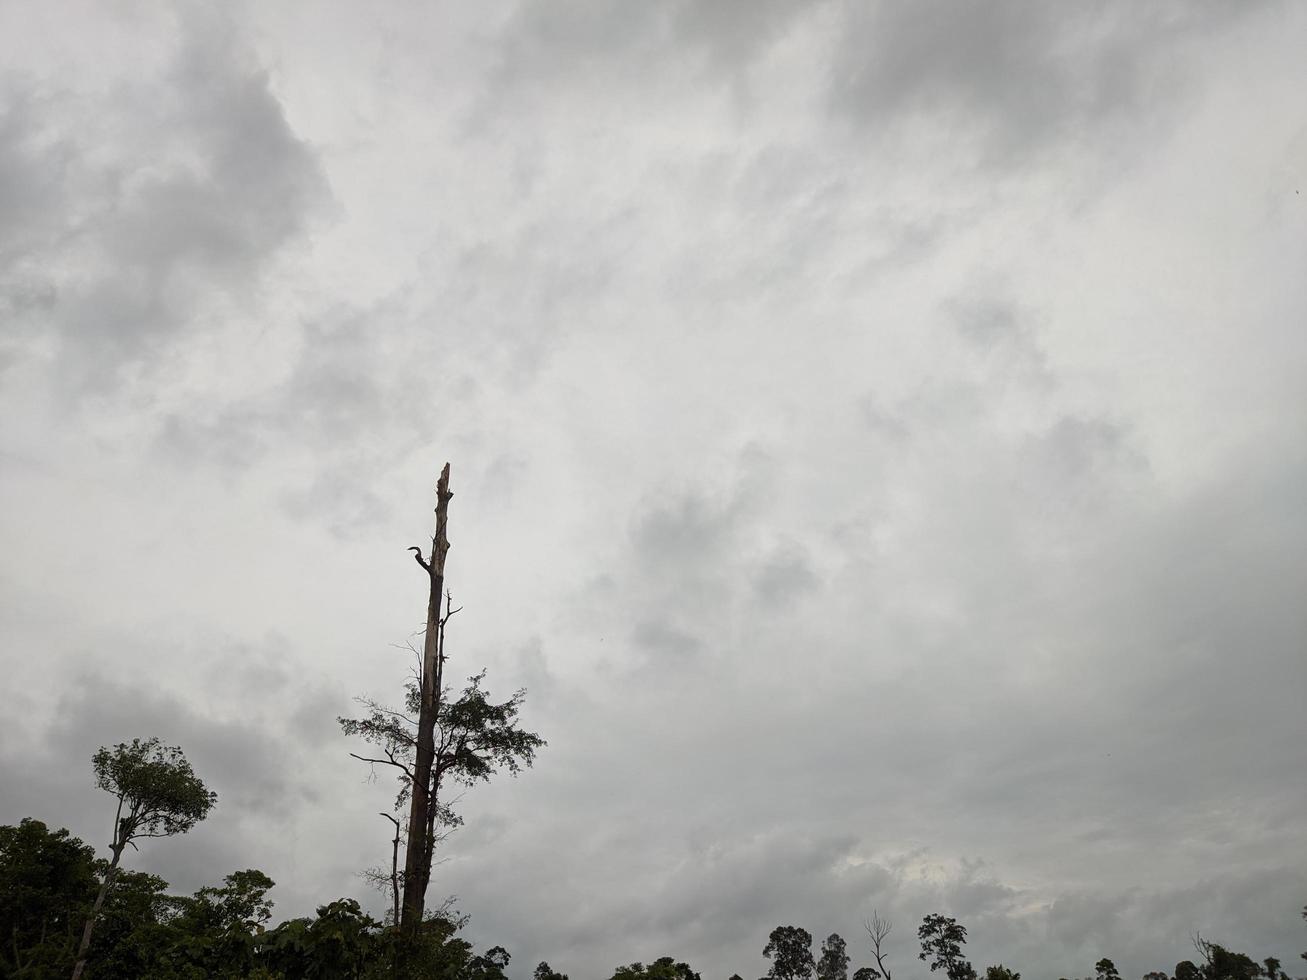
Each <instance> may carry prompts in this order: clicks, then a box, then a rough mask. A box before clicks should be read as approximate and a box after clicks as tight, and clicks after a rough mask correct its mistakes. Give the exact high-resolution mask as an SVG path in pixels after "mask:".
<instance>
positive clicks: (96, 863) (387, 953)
mask: <svg viewBox="0 0 1307 980" xmlns="http://www.w3.org/2000/svg"><path fill="white" fill-rule="evenodd" d="M109 869H110V861H108V860H106V859H104V858H99V857H96V855H95V850H94V848H92V847H91V846H90V845H88V844H85V843H83V842H82V841H80V840H78V839H77V838H76V837H74V836H72V835H71V834H70V833H69V832H68V831H67V830H64V829H58V830H52V829H50V828H49V827H48V826H47V825H46V824H44V823H42V822H41V821H40V820H35V819H30V818H29V819H25V820H23V821H22V822H21V823H19V824H18V825H16V826H0V975H2V976H3V977H5V978H14V980H18V978H22V980H54V978H58V980H64V978H67V977H69V976H71V975H72V972H73V969H74V964H75V962H76V961H77V958H78V948H79V944H80V940H81V937H82V935H83V932H84V926H85V923H86V921H87V917H88V915H90V913H91V910H92V908H93V907H94V905H95V902H96V899H97V896H99V895H100V893H101V889H102V886H103V885H104V882H105V880H106V876H107V875H108V874H109ZM272 888H273V882H272V880H271V879H270V878H269V877H268V876H267V875H265V874H263V873H262V872H261V871H256V870H253V869H251V870H244V871H236V872H234V873H232V874H229V875H227V876H226V877H225V878H224V879H223V880H222V881H221V883H218V884H214V885H210V886H206V887H204V888H201V889H200V890H199V891H197V892H196V893H195V894H193V895H176V894H172V893H171V892H170V890H169V887H168V883H167V882H166V881H164V880H163V879H162V878H160V877H159V876H157V875H152V874H147V873H144V872H140V871H132V870H129V869H120V870H118V872H117V873H116V875H115V876H114V883H113V887H112V888H111V889H109V890H108V892H107V894H106V896H105V898H104V900H103V902H102V905H101V908H100V910H99V913H98V915H97V918H96V926H95V929H94V932H93V934H92V937H91V940H90V945H89V948H88V950H87V954H86V957H85V973H84V976H86V977H90V978H93V980H101V978H124V980H126V978H141V980H201V978H208V977H214V978H236V977H241V978H254V980H274V978H284V980H300V978H304V980H309V978H313V980H363V978H377V980H380V978H396V977H403V978H412V980H419V978H423V980H425V978H430V980H507V978H508V977H509V976H510V975H513V974H511V973H510V961H511V958H510V955H509V953H508V951H507V950H505V949H504V948H503V947H501V946H495V947H492V948H490V949H487V950H483V951H480V952H478V951H477V950H475V949H474V948H473V947H472V945H471V944H470V943H469V942H467V941H466V940H465V939H463V938H462V937H461V935H460V932H461V930H462V928H463V926H464V925H466V919H465V918H464V917H463V916H461V915H459V914H458V913H457V912H456V911H455V910H453V909H452V908H448V907H446V908H440V909H436V910H433V911H430V912H428V913H427V916H426V919H425V921H424V922H423V925H422V928H421V930H420V931H419V935H418V939H417V941H416V944H411V943H409V941H408V940H406V939H405V937H404V936H403V934H402V933H401V932H400V931H399V929H398V928H397V926H396V925H395V924H394V923H393V922H383V921H378V920H377V919H374V918H373V917H371V916H370V915H368V914H367V913H366V912H365V911H364V910H363V908H362V907H361V906H360V904H359V903H358V902H357V901H356V900H354V899H352V898H339V899H336V900H335V901H331V902H328V903H326V904H324V905H321V906H319V907H318V909H317V911H316V914H314V915H312V916H307V917H303V918H294V919H287V920H285V921H282V922H280V923H278V924H276V925H273V924H272V909H273V903H272V900H271V898H270V897H269V893H270V891H271V890H272ZM1302 914H1303V917H1304V918H1307V909H1304V910H1303V913H1302ZM387 918H389V916H387ZM889 938H890V930H889V924H888V923H887V922H886V921H885V920H883V919H881V918H880V917H879V916H878V915H876V916H873V918H872V919H871V920H869V921H868V923H867V935H866V936H865V937H864V939H865V947H866V949H867V952H866V954H865V958H866V959H867V961H868V965H863V966H857V967H856V968H855V967H854V964H853V959H854V957H853V956H852V955H850V951H849V946H848V944H846V942H845V940H844V939H843V938H841V937H840V936H838V935H834V934H833V935H830V936H828V937H827V938H826V939H825V940H823V941H822V942H821V943H820V945H819V947H818V948H817V949H816V950H815V951H814V949H813V938H812V936H811V935H810V934H809V933H808V932H807V931H806V930H805V929H802V928H799V927H796V926H780V927H777V928H776V929H774V930H772V932H771V934H770V936H769V937H768V939H767V943H766V945H765V947H764V948H763V950H762V952H763V954H764V955H765V956H766V957H767V959H768V960H769V961H770V968H769V970H768V972H767V974H766V977H765V978H763V980H893V975H894V973H896V972H897V973H900V974H901V975H902V976H901V977H900V980H902V977H905V976H909V975H912V974H915V973H917V972H921V973H924V972H925V971H924V970H921V968H920V966H919V965H918V963H917V960H921V961H923V962H924V963H925V964H927V965H928V966H929V968H930V970H931V971H932V972H934V971H939V972H941V973H943V974H944V976H943V977H941V978H940V980H945V978H946V980H1021V973H1020V972H1019V971H1018V970H1016V969H1012V968H1009V967H1007V966H1004V965H996V966H990V967H988V968H987V969H985V970H984V971H983V972H978V971H977V970H976V969H975V968H974V967H973V966H972V965H971V963H970V962H969V961H968V960H967V958H966V939H967V931H966V928H965V927H964V926H962V925H961V924H959V923H958V922H957V921H956V920H954V919H952V918H949V917H946V916H944V915H939V914H935V915H930V916H927V917H926V919H925V920H924V921H923V922H922V924H921V926H920V927H919V929H918V930H917V936H916V940H917V941H916V943H915V944H913V948H912V949H910V950H908V949H899V948H897V947H896V948H894V949H893V950H892V951H891V949H890V948H889V947H888V940H889ZM903 945H906V944H903ZM1193 945H1194V947H1195V949H1196V953H1195V955H1194V956H1193V958H1191V959H1185V960H1182V961H1181V962H1179V963H1177V964H1176V965H1175V966H1174V968H1173V969H1172V970H1170V971H1169V972H1160V971H1159V972H1151V973H1148V974H1145V976H1144V977H1143V980H1289V977H1288V974H1287V973H1286V971H1285V970H1284V969H1283V967H1282V965H1281V964H1280V963H1279V962H1278V961H1277V960H1275V959H1274V958H1273V957H1265V958H1262V959H1260V960H1258V959H1254V958H1253V957H1252V956H1250V955H1248V954H1245V953H1239V952H1234V951H1231V950H1229V949H1226V948H1225V947H1223V946H1221V945H1220V944H1218V943H1215V942H1210V941H1208V940H1207V939H1205V938H1203V937H1201V936H1197V937H1193ZM917 946H919V947H920V949H919V950H918V949H917V948H916V947H917ZM1303 957H1304V959H1307V953H1304V954H1303ZM896 960H897V962H896ZM1094 970H1095V972H1094V973H1093V974H1092V975H1091V976H1090V977H1089V978H1088V980H1121V977H1120V975H1119V974H1118V973H1117V970H1116V967H1115V966H1114V965H1113V963H1112V961H1111V960H1110V959H1106V958H1105V959H1101V960H1099V962H1098V963H1097V964H1096V965H1095V967H1094ZM516 972H517V971H514V973H516ZM518 975H520V974H518ZM532 978H533V980H568V976H567V974H565V973H560V972H556V971H555V970H554V969H552V968H551V967H550V966H549V965H548V964H547V963H540V964H539V965H538V966H536V967H535V968H534V970H533V972H532ZM611 980H701V977H700V974H699V973H698V972H696V971H695V970H694V969H693V968H692V967H691V966H690V965H689V964H687V963H685V962H683V961H681V960H679V959H677V958H675V957H671V956H667V957H663V958H661V959H658V960H655V961H653V962H651V963H648V964H645V963H640V962H635V963H630V964H627V965H622V966H617V967H616V968H615V969H614V970H613V972H612V974H611ZM730 980H742V978H741V977H740V975H739V974H736V975H734V976H732V977H731V978H730Z"/></svg>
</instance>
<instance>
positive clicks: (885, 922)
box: [863, 909, 894, 980]
mask: <svg viewBox="0 0 1307 980" xmlns="http://www.w3.org/2000/svg"><path fill="white" fill-rule="evenodd" d="M863 925H864V926H865V927H866V930H867V935H868V936H869V937H870V938H871V955H872V956H873V957H874V958H875V960H876V968H877V970H879V971H880V975H881V976H883V977H884V978H885V980H892V978H891V977H890V972H889V969H888V968H886V966H885V961H884V960H883V959H882V958H881V948H880V947H881V944H882V943H883V942H884V941H885V937H886V936H888V935H889V934H890V930H891V929H892V928H893V927H894V925H893V923H892V922H890V920H889V919H882V918H881V917H880V913H879V912H878V911H876V910H875V909H872V910H871V918H870V919H868V920H867V921H866V922H864V923H863Z"/></svg>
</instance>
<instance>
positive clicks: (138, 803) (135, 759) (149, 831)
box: [73, 738, 218, 980]
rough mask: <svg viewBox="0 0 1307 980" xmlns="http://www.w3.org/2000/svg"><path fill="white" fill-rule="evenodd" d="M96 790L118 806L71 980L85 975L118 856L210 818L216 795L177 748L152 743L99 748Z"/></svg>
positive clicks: (94, 762)
mask: <svg viewBox="0 0 1307 980" xmlns="http://www.w3.org/2000/svg"><path fill="white" fill-rule="evenodd" d="M91 764H92V766H93V768H94V770H95V785H96V786H98V787H99V788H100V789H102V790H104V791H105V792H107V793H112V794H113V795H114V796H115V797H117V800H118V809H117V812H116V813H115V814H114V820H113V840H112V842H111V843H110V845H109V850H110V853H112V854H113V859H112V860H111V861H110V862H109V867H108V868H107V869H106V870H105V873H104V879H103V881H102V882H101V883H100V891H99V893H98V894H97V895H96V897H95V905H94V906H92V908H91V913H90V914H89V915H88V916H87V917H86V926H85V928H84V929H83V930H82V942H81V945H80V946H79V947H78V950H77V963H76V965H75V966H74V967H73V980H78V978H79V977H81V975H82V971H83V970H85V969H86V951H87V949H89V948H90V945H91V933H92V930H93V929H94V928H95V919H96V916H97V915H99V914H100V909H101V907H102V906H103V905H104V899H105V896H106V895H107V894H108V893H109V888H110V887H111V886H112V885H113V881H114V878H115V876H116V875H117V874H118V864H119V862H120V861H121V859H122V855H123V851H124V850H125V849H126V848H127V846H128V845H129V844H130V845H131V847H132V849H133V850H136V849H137V845H136V842H137V841H138V840H141V839H142V838H146V837H171V836H173V835H174V834H184V833H186V831H188V830H190V829H191V828H192V827H194V826H195V825H196V824H197V823H199V822H200V821H201V820H203V819H204V818H205V817H206V816H208V815H209V811H210V810H211V809H213V805H214V804H215V803H216V802H217V801H218V796H217V794H216V793H212V792H210V791H209V790H207V789H205V786H204V783H203V782H202V781H201V780H200V777H199V776H197V775H195V772H194V770H192V769H191V764H190V763H189V762H187V761H186V757H185V756H184V755H183V754H182V750H181V749H180V748H178V747H177V746H175V745H174V746H162V745H160V744H159V740H158V739H157V738H149V739H146V740H145V741H142V740H141V739H139V738H136V739H132V742H131V744H130V745H128V744H126V743H120V744H118V745H115V746H114V747H113V749H112V750H110V749H107V748H101V749H100V751H99V752H97V753H95V755H94V756H93V757H92V759H91Z"/></svg>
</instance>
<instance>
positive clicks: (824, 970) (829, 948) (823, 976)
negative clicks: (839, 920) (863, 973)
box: [817, 932, 849, 980]
mask: <svg viewBox="0 0 1307 980" xmlns="http://www.w3.org/2000/svg"><path fill="white" fill-rule="evenodd" d="M848 978H849V951H848V946H847V944H846V943H845V942H844V940H843V938H842V937H841V936H840V935H839V934H838V933H834V932H833V933H831V934H830V935H829V936H827V937H826V938H825V939H823V940H822V943H821V956H819V957H818V958H817V980H848Z"/></svg>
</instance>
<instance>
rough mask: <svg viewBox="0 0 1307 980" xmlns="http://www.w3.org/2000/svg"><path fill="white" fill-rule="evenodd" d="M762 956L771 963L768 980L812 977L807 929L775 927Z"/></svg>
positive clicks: (805, 979) (799, 979) (810, 949)
mask: <svg viewBox="0 0 1307 980" xmlns="http://www.w3.org/2000/svg"><path fill="white" fill-rule="evenodd" d="M762 955H763V956H765V957H767V958H768V959H769V960H771V961H772V963H771V968H770V969H769V970H768V971H767V976H768V977H769V978H770V980H809V978H810V977H811V976H812V971H813V968H814V966H815V964H814V963H813V960H812V934H811V933H810V932H808V930H807V929H801V928H799V927H798V926H777V927H776V928H775V929H773V930H772V931H771V935H769V936H768V937H767V945H766V946H764V947H763V950H762Z"/></svg>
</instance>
